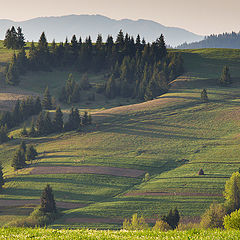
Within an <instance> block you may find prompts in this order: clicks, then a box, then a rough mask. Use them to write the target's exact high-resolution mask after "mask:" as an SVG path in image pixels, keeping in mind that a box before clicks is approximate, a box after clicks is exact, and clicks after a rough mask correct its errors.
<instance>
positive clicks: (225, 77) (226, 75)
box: [220, 66, 232, 86]
mask: <svg viewBox="0 0 240 240" xmlns="http://www.w3.org/2000/svg"><path fill="white" fill-rule="evenodd" d="M231 83H232V79H231V76H230V70H229V67H228V66H224V67H223V70H222V75H221V77H220V84H221V85H223V86H227V85H229V84H231Z"/></svg>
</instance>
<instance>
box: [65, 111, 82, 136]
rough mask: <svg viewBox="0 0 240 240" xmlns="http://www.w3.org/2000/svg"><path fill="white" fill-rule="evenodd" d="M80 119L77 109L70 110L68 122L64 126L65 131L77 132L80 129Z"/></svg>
mask: <svg viewBox="0 0 240 240" xmlns="http://www.w3.org/2000/svg"><path fill="white" fill-rule="evenodd" d="M80 124H81V118H80V115H79V111H78V109H77V108H75V109H74V108H71V112H70V114H69V117H68V121H67V122H66V124H65V125H64V130H65V131H72V130H77V129H78V128H79V127H80Z"/></svg>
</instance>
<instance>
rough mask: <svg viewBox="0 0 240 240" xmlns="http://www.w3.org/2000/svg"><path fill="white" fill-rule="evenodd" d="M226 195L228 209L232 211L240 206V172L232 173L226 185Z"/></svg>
mask: <svg viewBox="0 0 240 240" xmlns="http://www.w3.org/2000/svg"><path fill="white" fill-rule="evenodd" d="M224 197H225V199H226V201H225V205H226V207H227V209H228V211H230V212H232V211H235V210H238V209H239V208H240V173H239V172H235V173H233V174H232V176H231V177H230V179H229V180H227V182H226V185H225V191H224Z"/></svg>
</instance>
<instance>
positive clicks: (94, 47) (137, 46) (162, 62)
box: [5, 30, 184, 104]
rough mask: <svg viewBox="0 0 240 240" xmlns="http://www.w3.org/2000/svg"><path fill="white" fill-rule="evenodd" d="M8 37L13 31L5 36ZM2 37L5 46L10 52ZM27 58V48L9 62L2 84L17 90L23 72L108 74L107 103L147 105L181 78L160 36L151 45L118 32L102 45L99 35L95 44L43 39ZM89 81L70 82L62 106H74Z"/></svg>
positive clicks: (179, 61) (176, 58) (176, 60)
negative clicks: (117, 99) (132, 100)
mask: <svg viewBox="0 0 240 240" xmlns="http://www.w3.org/2000/svg"><path fill="white" fill-rule="evenodd" d="M8 31H10V32H11V30H8ZM7 36H8V34H6V39H5V46H6V47H9V48H11V47H12V45H11V44H9V41H10V40H11V38H10V40H9V38H8V37H7ZM27 50H28V51H29V54H28V55H29V56H28V57H27V55H26V52H25V48H24V47H23V46H22V48H21V50H20V52H19V53H18V54H17V55H16V54H14V55H13V57H12V61H11V63H10V64H9V66H8V67H7V69H6V82H7V83H8V84H10V85H18V84H19V81H20V76H21V75H22V74H24V73H25V72H26V71H52V70H53V69H65V70H74V71H79V72H81V73H88V72H93V73H98V72H105V73H106V79H107V80H106V83H105V85H104V86H102V93H103V94H105V95H106V96H107V97H108V98H115V97H116V96H121V97H132V98H138V99H140V100H151V99H153V98H155V97H156V96H159V95H161V94H163V93H166V92H167V91H168V83H169V82H170V81H172V80H174V79H175V78H176V77H178V76H179V75H181V74H182V73H183V72H184V68H183V60H182V58H181V55H180V54H177V53H169V52H168V51H167V49H166V45H165V41H164V36H163V35H161V36H160V37H159V38H158V39H157V40H156V41H155V42H153V43H151V44H150V43H146V42H145V40H144V39H141V37H140V36H139V35H138V36H137V38H136V39H134V38H133V37H131V36H129V35H128V34H126V35H124V33H123V32H122V31H120V32H119V34H118V36H117V38H116V41H115V42H114V40H113V37H112V36H108V38H107V40H106V42H105V43H104V42H103V39H102V36H101V35H100V34H99V35H98V37H97V40H96V43H93V42H92V39H91V37H90V36H89V37H88V38H86V40H85V41H84V42H83V41H82V39H81V37H80V39H79V40H77V37H76V36H75V35H73V37H72V39H71V41H70V42H69V41H68V39H66V40H65V42H64V43H63V42H61V43H55V41H53V42H52V44H49V43H48V42H47V38H46V36H45V33H44V32H43V33H42V35H41V36H40V39H39V41H38V43H37V44H36V43H34V42H32V44H31V46H30V48H29V49H27ZM90 87H91V86H90V85H89V83H88V81H87V77H86V78H85V79H83V81H82V84H81V86H79V85H78V84H76V83H75V82H74V80H73V79H72V77H71V76H70V77H69V79H68V81H67V82H66V86H65V87H63V89H62V92H61V97H60V99H59V100H60V101H62V102H66V103H69V104H70V103H73V102H78V101H79V100H80V95H81V91H82V90H86V89H87V88H90Z"/></svg>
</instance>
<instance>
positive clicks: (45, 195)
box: [40, 184, 57, 213]
mask: <svg viewBox="0 0 240 240" xmlns="http://www.w3.org/2000/svg"><path fill="white" fill-rule="evenodd" d="M40 210H41V211H42V212H43V213H56V212H57V208H56V203H55V200H54V195H53V191H52V188H51V187H50V185H49V184H48V185H47V186H46V187H45V188H44V190H43V192H42V196H41V207H40Z"/></svg>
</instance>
